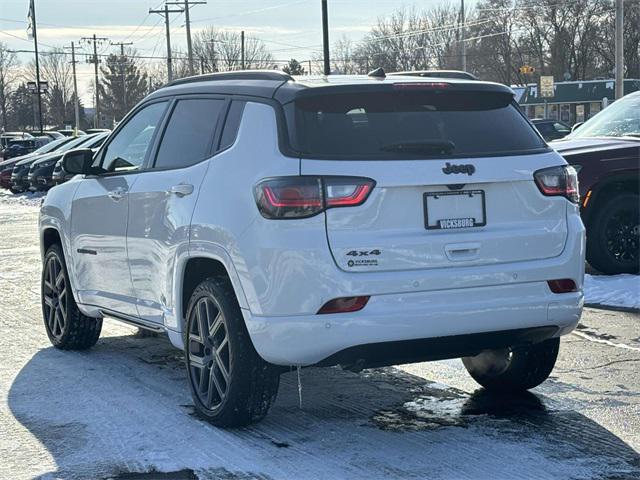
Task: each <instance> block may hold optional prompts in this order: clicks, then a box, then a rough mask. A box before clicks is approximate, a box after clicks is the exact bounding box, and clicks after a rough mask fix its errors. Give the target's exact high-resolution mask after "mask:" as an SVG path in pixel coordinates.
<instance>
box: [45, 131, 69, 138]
mask: <svg viewBox="0 0 640 480" xmlns="http://www.w3.org/2000/svg"><path fill="white" fill-rule="evenodd" d="M42 135H44V136H46V137H49V138H51V139H52V140H58V139H60V138H63V137H65V135H63V134H61V133H60V132H54V131H45V132H42Z"/></svg>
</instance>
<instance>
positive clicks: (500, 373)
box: [462, 338, 560, 392]
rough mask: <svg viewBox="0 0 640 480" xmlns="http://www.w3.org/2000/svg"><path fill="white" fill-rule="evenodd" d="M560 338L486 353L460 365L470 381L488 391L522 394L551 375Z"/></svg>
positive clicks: (468, 358) (465, 358) (464, 360)
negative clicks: (468, 375)
mask: <svg viewBox="0 0 640 480" xmlns="http://www.w3.org/2000/svg"><path fill="white" fill-rule="evenodd" d="M559 348H560V339H559V338H551V339H549V340H545V341H544V342H540V343H535V344H533V345H527V346H523V347H517V348H504V349H499V350H486V351H484V352H482V353H480V354H479V355H476V356H475V357H464V358H463V359H462V363H463V364H464V366H465V368H466V369H467V371H468V372H469V374H470V375H471V377H473V379H474V380H475V381H476V382H478V383H479V384H480V385H482V386H483V387H484V388H486V389H487V390H492V391H499V392H521V391H524V390H529V389H530V388H534V387H537V386H538V385H540V384H541V383H542V382H544V381H545V380H546V379H547V378H548V377H549V374H551V371H552V370H553V367H554V366H555V364H556V359H557V358H558V350H559Z"/></svg>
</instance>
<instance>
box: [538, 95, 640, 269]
mask: <svg viewBox="0 0 640 480" xmlns="http://www.w3.org/2000/svg"><path fill="white" fill-rule="evenodd" d="M550 145H551V146H552V147H553V148H555V149H556V150H557V151H558V152H560V154H561V155H562V156H564V158H565V159H566V160H567V162H569V163H570V164H571V165H573V166H574V167H575V168H576V170H578V175H579V177H578V178H579V181H580V194H581V196H582V198H581V206H582V220H583V222H584V224H585V226H586V228H587V260H588V261H589V263H590V264H591V266H593V267H594V268H595V269H597V270H599V271H601V272H602V273H607V274H615V273H638V272H639V271H640V92H635V93H632V94H629V95H627V96H626V97H624V98H622V99H620V100H618V101H617V102H615V103H613V104H612V105H611V106H610V107H608V108H606V109H605V110H603V111H602V112H600V113H599V114H598V115H596V116H595V117H593V118H591V119H589V121H587V122H586V123H585V124H583V125H581V126H580V127H579V128H578V129H576V130H575V131H574V132H573V133H571V134H570V135H569V136H567V137H565V139H563V140H559V141H556V142H552V143H551V144H550Z"/></svg>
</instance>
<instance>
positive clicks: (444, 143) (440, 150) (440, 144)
mask: <svg viewBox="0 0 640 480" xmlns="http://www.w3.org/2000/svg"><path fill="white" fill-rule="evenodd" d="M455 148H456V145H455V143H453V142H451V141H448V140H434V141H426V142H406V143H393V144H391V145H385V146H383V147H380V150H382V151H384V152H398V153H412V154H416V155H418V154H425V153H426V154H431V155H434V154H435V155H451V154H452V153H453V151H454V150H455Z"/></svg>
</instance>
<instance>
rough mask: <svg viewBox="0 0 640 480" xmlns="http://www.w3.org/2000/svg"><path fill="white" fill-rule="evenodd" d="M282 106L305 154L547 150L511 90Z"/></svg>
mask: <svg viewBox="0 0 640 480" xmlns="http://www.w3.org/2000/svg"><path fill="white" fill-rule="evenodd" d="M285 111H286V116H287V124H288V130H289V141H290V144H291V147H292V149H293V150H295V151H296V152H298V153H300V154H301V155H303V156H308V157H317V158H331V159H394V158H456V157H470V156H501V155H516V154H525V153H533V152H536V151H542V150H545V149H546V148H547V147H546V144H545V143H544V140H542V139H541V138H540V136H539V135H538V134H537V133H536V131H535V130H534V128H533V127H532V126H531V125H530V124H529V122H528V121H527V120H526V119H525V118H524V117H523V115H522V114H521V113H520V112H519V111H518V107H517V106H516V104H515V103H514V102H513V101H512V97H511V95H509V94H506V93H500V92H477V91H458V92H452V91H450V92H442V91H395V92H375V93H356V94H354V93H350V94H332V95H320V96H312V97H304V98H300V99H298V100H296V101H295V102H293V103H291V104H289V105H287V106H286V107H285Z"/></svg>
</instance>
